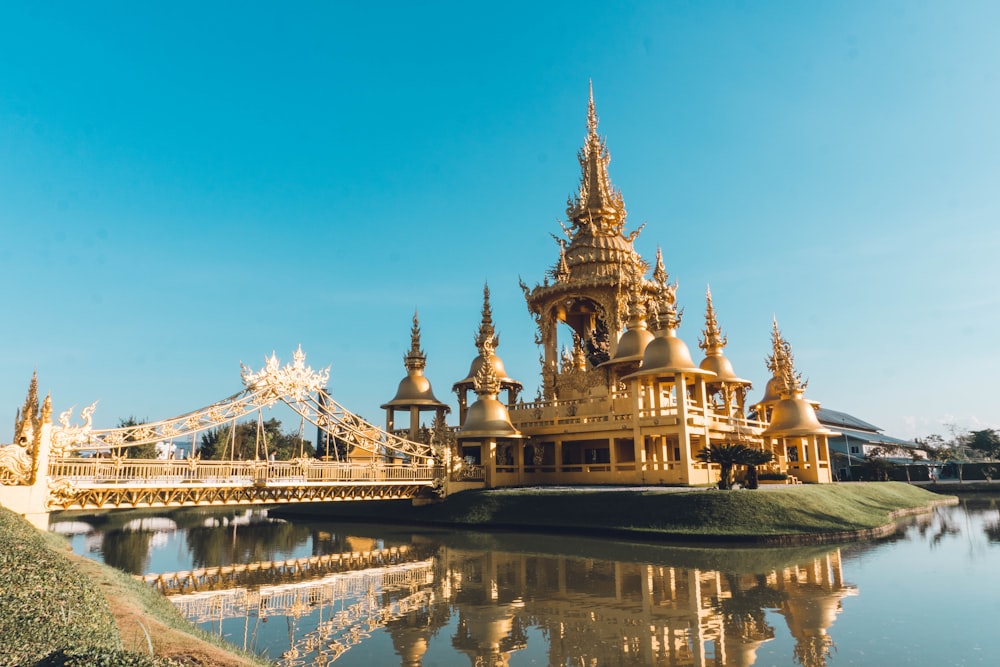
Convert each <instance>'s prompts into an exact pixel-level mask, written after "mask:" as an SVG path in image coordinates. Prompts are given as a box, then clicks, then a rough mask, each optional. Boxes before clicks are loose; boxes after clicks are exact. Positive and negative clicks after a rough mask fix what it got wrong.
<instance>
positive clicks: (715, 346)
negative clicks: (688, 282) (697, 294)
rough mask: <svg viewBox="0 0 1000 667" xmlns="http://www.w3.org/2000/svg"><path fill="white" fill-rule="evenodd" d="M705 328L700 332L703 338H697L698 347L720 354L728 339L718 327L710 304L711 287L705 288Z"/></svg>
mask: <svg viewBox="0 0 1000 667" xmlns="http://www.w3.org/2000/svg"><path fill="white" fill-rule="evenodd" d="M705 304H706V305H705V328H704V329H703V330H702V332H701V333H702V334H703V335H704V336H705V337H704V338H703V339H699V340H698V347H700V348H701V349H703V350H704V351H705V354H709V355H716V354H721V353H722V349H723V348H724V347H726V344H727V343H728V342H729V339H728V338H727V337H726V336H724V335H723V334H722V330H721V329H719V322H718V320H716V319H715V308H714V307H713V306H712V288H711V287H706V288H705Z"/></svg>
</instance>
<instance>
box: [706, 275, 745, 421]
mask: <svg viewBox="0 0 1000 667" xmlns="http://www.w3.org/2000/svg"><path fill="white" fill-rule="evenodd" d="M701 333H702V338H701V339H700V340H699V341H698V347H700V348H701V349H702V350H704V351H705V358H704V359H702V360H701V363H700V364H699V367H700V368H701V369H702V370H706V371H711V372H713V373H715V377H713V378H711V379H710V380H709V381H708V382H707V383H706V384H707V388H708V393H709V396H710V398H711V400H712V401H713V404H714V407H715V409H716V411H717V412H718V413H719V414H720V415H726V416H729V417H730V418H733V419H742V418H743V417H744V416H745V415H746V396H747V392H748V391H749V390H750V389H751V388H752V383H751V382H750V381H749V380H744V379H742V378H740V377H738V376H737V375H736V371H734V370H733V364H732V363H731V362H730V361H729V359H727V358H726V356H725V354H723V350H725V348H726V344H727V343H728V342H729V340H728V338H727V337H726V336H725V335H724V334H723V333H722V329H720V328H719V321H718V320H717V319H716V316H715V307H714V306H713V305H712V289H711V288H710V287H709V288H706V289H705V328H704V329H702V332H701Z"/></svg>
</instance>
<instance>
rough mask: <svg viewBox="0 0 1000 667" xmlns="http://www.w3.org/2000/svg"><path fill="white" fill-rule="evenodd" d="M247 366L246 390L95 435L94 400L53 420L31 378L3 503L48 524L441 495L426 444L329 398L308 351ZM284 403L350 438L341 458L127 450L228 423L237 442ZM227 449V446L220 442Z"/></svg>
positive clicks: (0, 489)
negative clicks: (54, 519) (130, 512)
mask: <svg viewBox="0 0 1000 667" xmlns="http://www.w3.org/2000/svg"><path fill="white" fill-rule="evenodd" d="M241 367H242V380H243V385H244V388H243V390H242V391H240V392H238V393H236V394H233V395H232V396H229V397H228V398H225V399H223V400H221V401H218V402H216V403H213V404H212V405H209V406H207V407H203V408H200V409H197V410H194V411H192V412H189V413H186V414H183V415H180V416H177V417H172V418H169V419H164V420H161V421H157V422H153V423H146V424H137V425H129V426H121V427H118V428H110V429H95V428H93V424H92V420H93V413H94V410H95V407H96V403H95V404H92V405H90V406H88V407H86V408H84V409H83V410H81V412H80V419H81V420H82V423H77V424H73V423H71V421H72V419H73V408H70V409H69V410H66V411H65V412H63V413H61V414H60V416H59V419H58V422H57V423H55V424H53V423H52V419H51V415H52V406H51V400H50V398H49V397H46V398H45V400H44V401H43V402H39V398H38V389H37V380H36V379H32V383H31V387H30V389H29V391H28V398H27V399H26V401H25V405H24V408H23V409H22V410H20V411H19V412H18V417H17V420H16V423H15V429H14V430H15V442H14V443H13V444H11V445H6V446H0V505H3V506H5V507H7V508H9V509H11V510H13V511H16V512H18V513H20V514H23V515H25V516H27V517H28V518H29V519H32V520H34V521H35V522H36V523H46V522H47V513H48V512H51V511H58V510H103V509H132V508H142V507H182V506H212V505H246V504H273V503H300V502H327V501H341V500H385V499H403V498H415V497H417V496H418V495H427V496H430V495H433V492H434V490H436V489H441V488H442V487H443V484H444V471H443V470H442V467H441V465H440V463H439V462H440V461H441V460H442V459H443V458H444V457H441V456H436V455H435V452H434V448H433V447H432V446H431V444H429V443H421V442H415V441H413V440H409V439H406V438H403V437H401V436H399V435H397V434H395V433H390V432H387V431H385V430H383V429H381V428H379V427H377V426H374V425H372V424H370V423H369V422H367V421H365V420H364V419H362V418H361V417H358V416H357V415H355V414H353V413H351V412H350V411H348V410H347V409H345V408H344V407H343V406H341V405H340V404H339V403H337V401H335V400H334V399H333V398H332V397H331V396H330V395H329V394H328V393H327V391H326V388H325V387H326V383H327V381H328V379H329V373H330V371H329V368H326V369H324V370H321V371H314V370H313V369H311V368H310V367H309V366H307V365H306V364H305V354H304V353H303V352H302V349H301V348H299V349H298V350H297V351H296V352H295V353H294V355H293V361H292V363H289V364H285V365H284V366H282V365H281V364H280V362H279V361H278V359H277V357H276V356H275V355H273V354H272V355H271V356H270V357H268V358H266V359H265V365H264V367H263V368H261V369H260V370H257V371H255V370H253V369H251V368H249V367H247V366H243V365H242V364H241ZM279 403H280V404H283V405H286V406H288V407H289V408H291V409H292V410H293V411H294V412H295V413H297V414H298V415H300V416H301V418H302V423H303V425H304V424H305V423H306V422H309V423H310V424H312V425H314V426H316V427H317V429H318V431H317V432H318V433H321V434H324V435H323V436H322V437H327V438H330V439H331V441H332V442H337V443H341V444H342V445H343V446H344V448H345V449H346V452H347V454H346V455H345V456H344V457H343V460H319V459H314V458H306V457H300V458H297V459H294V460H291V461H268V460H267V452H266V449H265V451H264V452H263V457H260V456H259V455H258V456H257V457H256V458H255V460H201V459H200V458H198V457H197V456H195V457H192V458H190V459H187V460H160V459H152V460H151V459H135V458H127V457H126V456H125V455H124V453H125V450H127V449H128V448H132V447H138V446H140V445H148V444H151V443H172V442H173V441H174V440H184V439H188V438H190V440H191V442H195V441H196V438H197V437H198V435H199V433H204V432H206V431H209V430H211V429H218V428H220V427H223V426H231V427H232V428H229V429H228V432H229V433H231V434H233V437H235V432H236V429H235V426H236V423H237V420H240V419H246V418H247V417H248V416H251V415H254V414H256V415H257V416H258V419H259V421H262V417H261V416H260V415H261V414H262V411H263V410H264V409H265V408H271V407H273V406H274V405H276V404H279ZM222 444H223V445H224V446H225V443H222Z"/></svg>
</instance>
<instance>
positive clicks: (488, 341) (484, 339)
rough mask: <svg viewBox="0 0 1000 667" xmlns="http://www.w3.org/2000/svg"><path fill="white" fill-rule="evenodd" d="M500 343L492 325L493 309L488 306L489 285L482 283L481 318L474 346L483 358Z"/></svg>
mask: <svg viewBox="0 0 1000 667" xmlns="http://www.w3.org/2000/svg"><path fill="white" fill-rule="evenodd" d="M498 345H500V336H499V335H498V334H497V332H496V329H495V328H494V327H493V309H492V308H490V286H489V284H488V283H484V284H483V319H482V321H481V322H480V323H479V332H478V333H477V334H476V348H477V349H478V350H479V354H480V355H482V357H483V358H484V359H488V358H489V357H490V355H492V354H493V353H494V352H495V351H496V349H497V346H498Z"/></svg>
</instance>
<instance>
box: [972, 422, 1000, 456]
mask: <svg viewBox="0 0 1000 667" xmlns="http://www.w3.org/2000/svg"><path fill="white" fill-rule="evenodd" d="M968 443H969V447H972V448H973V449H976V450H979V451H981V452H982V453H983V455H984V456H985V457H987V458H991V459H997V458H1000V433H997V432H996V431H995V430H994V429H992V428H985V429H983V430H982V431H970V432H969V439H968Z"/></svg>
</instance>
